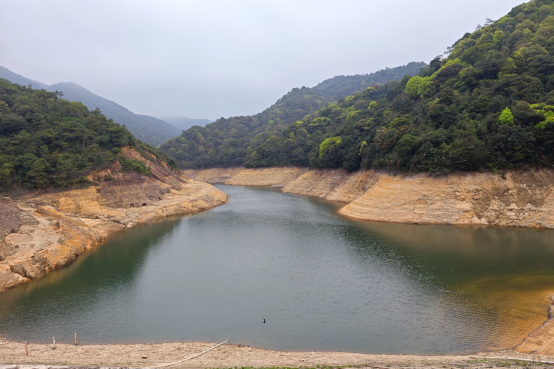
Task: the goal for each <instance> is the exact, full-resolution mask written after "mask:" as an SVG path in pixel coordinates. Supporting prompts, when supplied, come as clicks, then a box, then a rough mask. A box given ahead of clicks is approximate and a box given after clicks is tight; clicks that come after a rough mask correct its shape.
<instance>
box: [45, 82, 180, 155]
mask: <svg viewBox="0 0 554 369" xmlns="http://www.w3.org/2000/svg"><path fill="white" fill-rule="evenodd" d="M48 90H50V91H55V90H57V91H63V97H64V99H67V100H70V101H78V102H81V103H83V104H84V105H85V106H86V107H87V108H89V109H91V110H92V109H96V108H99V109H100V111H102V113H103V114H105V115H106V116H107V117H108V118H111V119H113V121H114V122H117V123H119V124H125V126H126V127H127V129H128V130H129V132H131V133H132V134H133V135H134V136H135V137H137V138H138V139H139V140H141V141H144V142H147V143H149V144H151V145H154V146H158V145H160V144H162V143H164V142H165V141H167V140H168V139H170V138H172V137H175V136H177V135H179V133H180V131H179V130H178V129H177V128H175V127H174V126H172V125H171V124H169V123H167V122H164V121H163V120H160V119H156V118H154V117H150V116H147V115H140V114H135V113H133V112H131V111H130V110H129V109H127V108H125V107H123V106H121V105H119V104H117V103H115V102H113V101H111V100H108V99H105V98H103V97H102V96H98V95H96V94H94V93H92V92H90V91H89V90H87V89H86V88H84V87H81V86H79V85H77V84H75V83H72V82H63V83H56V84H54V85H51V86H50V87H49V88H48Z"/></svg>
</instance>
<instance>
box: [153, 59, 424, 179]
mask: <svg viewBox="0 0 554 369" xmlns="http://www.w3.org/2000/svg"><path fill="white" fill-rule="evenodd" d="M426 66H427V64H425V63H423V62H411V63H408V64H407V65H403V66H399V67H396V68H386V69H383V70H380V71H377V72H374V73H371V74H357V75H353V76H335V77H333V78H329V79H327V80H325V81H323V82H321V83H320V84H318V85H317V86H315V87H301V88H293V89H292V90H291V91H290V92H288V93H287V94H285V95H284V96H283V97H281V98H280V99H279V100H277V101H276V102H275V103H274V104H273V105H271V106H270V107H269V108H267V109H265V110H264V111H263V112H261V113H259V114H256V115H251V116H239V117H230V118H220V119H218V120H216V121H215V122H213V123H210V124H206V126H205V127H191V128H189V129H187V130H186V131H183V132H182V133H181V136H180V137H175V138H173V139H171V140H169V141H167V142H166V143H164V144H163V145H162V146H160V149H161V150H162V151H164V152H166V153H167V154H168V155H169V156H170V157H171V158H172V159H174V160H175V161H176V162H177V163H178V164H179V166H180V167H181V168H186V169H189V168H207V167H231V166H237V167H238V166H243V165H250V162H251V161H252V157H253V154H255V153H256V152H257V149H258V147H261V146H262V145H264V143H265V142H266V141H268V140H277V141H278V140H279V139H280V138H282V137H283V134H286V136H287V137H285V139H290V140H294V139H293V138H292V137H290V132H288V133H286V132H285V130H286V129H287V128H288V127H289V126H290V125H291V124H293V123H294V122H296V121H299V120H301V119H303V118H304V117H306V116H307V115H309V114H311V113H313V112H315V111H318V110H319V109H322V108H325V107H327V106H328V105H329V104H330V103H332V102H333V101H336V100H338V99H341V98H345V97H346V96H348V95H351V94H352V93H354V92H356V91H363V90H365V89H367V88H368V87H369V86H372V85H375V86H377V85H382V84H385V83H388V82H390V81H400V80H402V78H404V76H406V75H409V76H413V75H416V74H418V73H419V72H420V71H421V69H422V67H426ZM302 139H304V138H302ZM287 150H288V151H290V152H291V153H292V151H294V152H295V154H294V155H295V157H297V158H298V160H296V161H294V162H293V164H294V165H300V166H303V165H308V161H307V160H306V159H305V156H306V152H304V151H302V149H300V148H298V147H297V146H294V145H293V146H290V147H288V149H287ZM288 151H287V152H288ZM254 156H255V155H254ZM281 159H283V161H284V160H286V159H287V154H282V155H281ZM256 160H257V159H256Z"/></svg>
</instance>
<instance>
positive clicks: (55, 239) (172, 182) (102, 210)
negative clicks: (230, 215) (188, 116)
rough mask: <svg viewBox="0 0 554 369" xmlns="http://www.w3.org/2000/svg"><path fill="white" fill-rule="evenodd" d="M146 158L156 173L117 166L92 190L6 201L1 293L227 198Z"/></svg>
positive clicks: (1, 207)
mask: <svg viewBox="0 0 554 369" xmlns="http://www.w3.org/2000/svg"><path fill="white" fill-rule="evenodd" d="M137 154H138V153H136V152H133V151H130V150H127V151H126V152H125V155H127V156H135V155H137ZM141 159H142V160H144V161H145V162H147V165H148V166H149V167H150V169H151V172H152V176H151V177H145V176H142V175H139V174H136V173H131V174H122V173H119V172H118V168H116V167H113V168H111V169H110V170H109V171H108V172H109V173H110V174H111V175H112V176H113V180H111V181H107V182H100V183H99V184H98V185H96V186H91V187H88V188H86V189H75V190H69V191H62V192H56V193H46V194H42V195H37V196H30V197H28V198H24V199H21V200H19V201H18V202H17V203H15V202H13V201H12V200H11V199H10V198H2V199H0V293H1V292H4V291H6V290H7V289H10V288H12V287H15V286H17V285H20V284H22V283H25V282H27V281H30V280H32V279H36V278H40V277H42V276H43V275H44V274H46V273H47V272H49V271H51V270H55V269H58V268H61V267H63V266H65V265H67V264H69V263H71V262H72V261H74V260H75V259H76V258H77V256H78V255H80V254H81V253H83V252H85V251H87V250H89V249H91V248H93V247H95V246H97V245H98V244H99V243H101V242H102V241H103V240H104V239H105V238H106V237H107V236H108V235H109V234H111V233H113V232H116V231H118V230H120V229H122V228H125V227H132V226H134V225H137V224H141V223H147V222H154V221H157V220H161V219H163V218H166V217H168V216H172V215H181V214H186V213H194V212H197V211H200V210H204V209H210V208H213V207H215V206H218V205H221V204H224V203H225V202H227V195H226V194H225V193H223V192H221V191H219V190H218V189H216V188H215V187H213V186H211V185H209V184H207V183H204V182H198V181H193V180H191V179H189V178H187V177H185V176H182V175H176V174H174V173H172V172H171V170H170V169H169V168H167V167H164V165H163V163H159V162H157V161H156V159H155V158H152V160H146V159H143V158H142V157H141ZM105 174H107V173H103V174H101V173H93V174H91V176H102V175H105Z"/></svg>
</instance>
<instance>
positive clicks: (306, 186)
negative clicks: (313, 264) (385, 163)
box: [189, 168, 554, 228]
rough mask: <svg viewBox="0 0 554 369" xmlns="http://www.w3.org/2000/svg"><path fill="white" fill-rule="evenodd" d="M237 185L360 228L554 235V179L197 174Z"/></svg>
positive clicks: (546, 172)
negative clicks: (273, 192) (488, 228)
mask: <svg viewBox="0 0 554 369" xmlns="http://www.w3.org/2000/svg"><path fill="white" fill-rule="evenodd" d="M189 174H190V175H191V176H193V177H194V178H196V179H199V180H202V181H206V182H211V183H226V184H230V185H246V186H248V185H267V186H278V187H283V192H287V193H294V194H299V195H306V196H315V197H320V198H323V199H327V200H331V201H340V202H345V203H347V205H346V206H345V207H344V208H342V209H341V210H340V212H339V213H340V214H341V215H343V216H346V217H349V218H353V219H359V220H371V221H382V222H399V223H418V224H460V225H462V224H473V225H498V226H510V227H531V228H554V197H553V191H554V171H553V170H550V169H541V170H521V171H511V172H508V173H506V175H505V176H504V178H503V177H502V176H501V175H498V174H493V173H478V172H472V173H461V174H460V173H456V174H450V175H447V176H443V177H431V176H429V175H428V174H416V175H410V176H402V175H392V174H389V173H384V172H378V171H373V170H369V171H358V172H354V173H349V172H347V171H346V170H344V169H328V170H323V169H310V170H307V169H305V168H264V169H243V170H238V169H232V170H230V169H209V170H205V171H197V172H194V171H191V172H190V173H189Z"/></svg>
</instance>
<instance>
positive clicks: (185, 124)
mask: <svg viewBox="0 0 554 369" xmlns="http://www.w3.org/2000/svg"><path fill="white" fill-rule="evenodd" d="M162 119H163V120H164V121H165V122H167V123H169V124H171V125H172V126H174V127H176V128H177V129H179V130H180V131H184V130H186V129H189V128H191V127H193V126H200V127H204V126H205V125H206V124H208V123H212V122H213V120H210V119H194V118H187V117H167V118H165V117H164V118H162Z"/></svg>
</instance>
